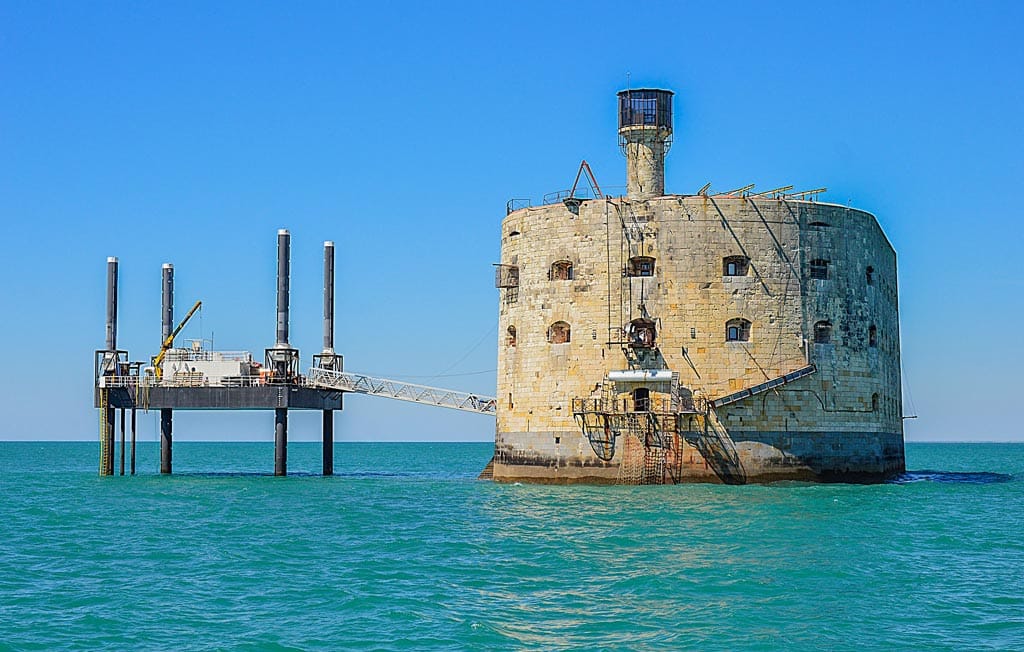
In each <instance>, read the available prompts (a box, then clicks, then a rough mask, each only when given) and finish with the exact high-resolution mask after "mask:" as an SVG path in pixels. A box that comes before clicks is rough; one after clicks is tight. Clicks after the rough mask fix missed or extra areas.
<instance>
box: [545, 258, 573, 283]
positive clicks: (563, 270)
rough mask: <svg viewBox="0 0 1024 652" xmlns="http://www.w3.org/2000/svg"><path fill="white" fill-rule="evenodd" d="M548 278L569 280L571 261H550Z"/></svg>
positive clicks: (570, 277)
mask: <svg viewBox="0 0 1024 652" xmlns="http://www.w3.org/2000/svg"><path fill="white" fill-rule="evenodd" d="M548 278H549V279H551V280H552V281H571V280H572V263H571V262H569V261H568V260H559V261H557V262H554V263H552V264H551V271H550V272H549V273H548Z"/></svg>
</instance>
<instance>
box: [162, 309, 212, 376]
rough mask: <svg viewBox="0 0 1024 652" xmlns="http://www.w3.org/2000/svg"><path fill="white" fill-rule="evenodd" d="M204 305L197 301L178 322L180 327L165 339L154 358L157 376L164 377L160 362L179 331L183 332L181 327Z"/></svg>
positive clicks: (172, 344)
mask: <svg viewBox="0 0 1024 652" xmlns="http://www.w3.org/2000/svg"><path fill="white" fill-rule="evenodd" d="M202 306H203V302H202V301H196V305H194V306H192V310H189V311H188V314H187V315H185V318H184V319H182V320H181V323H180V324H178V327H177V328H175V329H174V331H173V332H172V333H171V334H170V335H168V336H167V339H166V340H164V343H163V344H161V345H160V353H158V354H157V355H156V357H155V358H153V373H155V374H156V377H157V378H161V377H163V373H164V372H163V370H162V369H161V368H160V363H161V362H163V361H164V356H165V355H167V352H168V351H169V350H170V349H171V347H172V346H174V338H175V337H177V336H178V333H180V332H181V329H183V328H185V324H187V323H188V320H189V319H192V315H194V314H196V311H197V310H199V309H200V308H201V307H202Z"/></svg>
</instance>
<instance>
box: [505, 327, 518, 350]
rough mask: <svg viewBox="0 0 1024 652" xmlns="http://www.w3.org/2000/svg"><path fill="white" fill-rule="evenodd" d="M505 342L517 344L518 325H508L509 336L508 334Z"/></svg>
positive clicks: (509, 344)
mask: <svg viewBox="0 0 1024 652" xmlns="http://www.w3.org/2000/svg"><path fill="white" fill-rule="evenodd" d="M505 343H506V344H507V345H508V346H515V345H516V327H515V326H509V327H508V336H507V338H506V340H505Z"/></svg>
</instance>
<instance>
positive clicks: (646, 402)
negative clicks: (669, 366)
mask: <svg viewBox="0 0 1024 652" xmlns="http://www.w3.org/2000/svg"><path fill="white" fill-rule="evenodd" d="M633 411H634V412H650V411H651V390H649V389H647V388H646V387H637V388H636V389H634V390H633Z"/></svg>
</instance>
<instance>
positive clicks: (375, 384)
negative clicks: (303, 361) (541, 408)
mask: <svg viewBox="0 0 1024 652" xmlns="http://www.w3.org/2000/svg"><path fill="white" fill-rule="evenodd" d="M306 384H307V385H309V386H310V387H316V388H319V389H336V390H339V391H342V392H353V393H356V394H369V395H371V396H384V397H386V398H394V399H398V400H399V401H409V402H411V403H423V404H426V405H437V406H439V407H446V408H451V409H453V410H462V411H464V412H476V413H477V414H491V415H493V414H494V413H495V407H496V405H497V399H495V398H494V397H493V396H480V395H479V394H472V393H469V392H460V391H456V390H453V389H442V388H439V387H427V386H425V385H414V384H412V383H403V382H399V381H397V380H389V379H387V378H374V377H372V376H364V375H363V374H354V373H350V372H347V371H335V370H333V369H324V368H321V367H313V368H312V369H310V370H309V373H308V374H307V375H306Z"/></svg>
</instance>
